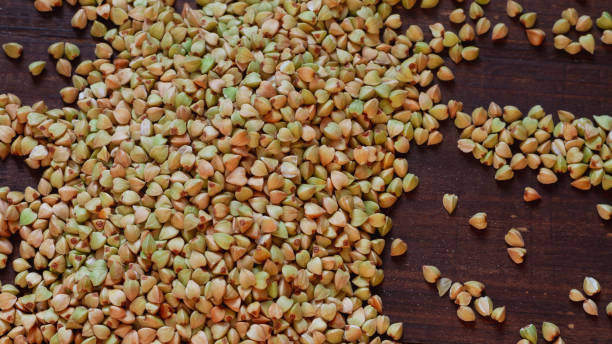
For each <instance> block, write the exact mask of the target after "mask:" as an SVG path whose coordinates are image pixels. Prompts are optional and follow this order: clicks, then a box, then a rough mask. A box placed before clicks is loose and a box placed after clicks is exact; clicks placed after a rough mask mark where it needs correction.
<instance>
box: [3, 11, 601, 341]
mask: <svg viewBox="0 0 612 344" xmlns="http://www.w3.org/2000/svg"><path fill="white" fill-rule="evenodd" d="M442 2H443V4H442V5H441V6H440V8H438V9H434V10H427V11H423V10H420V9H417V10H414V11H411V12H410V13H406V12H405V11H401V13H402V15H403V18H404V22H405V24H413V23H414V24H425V25H428V24H431V23H434V22H438V21H439V22H442V23H444V24H445V25H446V26H447V27H448V26H449V22H448V20H447V16H448V13H450V11H451V10H452V9H453V7H454V4H455V3H454V2H452V1H450V0H448V1H442ZM469 2H470V1H466V2H465V3H464V4H463V7H464V8H465V9H466V11H467V7H468V5H469ZM181 3H182V2H181ZM522 3H523V5H524V7H525V8H526V9H527V10H529V11H535V12H537V13H538V23H537V27H540V28H542V29H544V30H545V31H547V34H548V36H547V39H546V41H545V45H544V46H542V47H539V48H534V47H532V46H530V45H529V44H528V43H527V40H526V39H525V35H524V32H523V30H522V29H521V27H520V25H519V24H518V23H517V22H516V21H515V20H512V19H510V18H508V17H507V16H506V15H505V11H504V9H505V1H503V0H493V1H492V4H491V5H488V6H486V7H485V11H486V15H487V17H488V18H489V19H490V20H491V21H492V22H493V24H495V23H497V22H504V23H506V24H507V25H508V26H509V28H510V35H509V38H508V39H507V40H505V41H503V42H499V43H492V42H491V41H490V39H489V37H490V36H487V37H486V38H483V39H479V40H478V43H477V44H478V46H479V47H480V58H479V60H478V61H476V62H474V63H461V64H460V65H458V66H455V65H454V64H453V63H452V62H449V66H451V68H453V70H454V71H455V74H456V81H455V82H452V83H450V84H447V85H444V87H443V95H444V99H445V100H448V99H458V100H461V101H463V102H464V104H465V109H467V110H469V111H471V110H472V109H473V108H474V107H477V106H487V105H488V103H489V102H490V101H492V100H493V101H495V102H497V103H498V104H500V105H502V106H503V105H507V104H512V105H516V106H518V107H520V108H521V109H522V110H523V111H527V110H528V109H529V107H531V106H532V105H535V104H541V105H542V106H544V108H545V109H546V111H547V112H549V113H554V112H556V110H558V109H564V110H568V111H571V112H573V113H575V114H576V115H579V116H590V115H593V114H604V113H605V114H610V113H612V81H611V80H612V49H611V48H610V47H605V46H602V45H601V44H600V43H599V41H598V44H597V49H596V54H595V56H589V55H587V54H586V53H581V54H579V55H577V56H575V57H572V56H569V55H567V54H566V53H564V52H558V51H555V50H554V49H553V47H552V36H551V34H550V28H551V27H552V24H553V22H554V21H555V20H556V19H557V18H559V17H560V13H561V11H562V10H563V9H564V8H566V7H570V6H573V7H576V8H577V9H578V11H579V12H580V13H581V14H582V13H585V14H589V15H591V16H592V17H593V18H596V17H597V16H599V14H600V13H601V11H602V10H604V9H605V10H610V9H612V1H611V0H597V1H571V0H562V1H554V2H553V1H541V0H531V1H522ZM72 13H74V9H73V8H71V7H70V6H68V5H66V6H64V8H63V9H60V10H57V11H55V12H53V13H52V14H45V15H41V14H39V13H36V11H35V10H34V8H33V6H32V2H31V1H10V0H0V33H1V35H0V43H6V42H9V41H17V42H20V43H22V44H23V45H24V47H25V53H24V56H23V57H22V58H21V59H20V60H17V61H11V60H9V59H7V58H6V57H5V56H1V57H0V93H4V92H12V93H15V94H17V95H18V96H20V97H21V99H22V100H23V101H24V103H28V104H31V103H32V102H34V101H37V100H40V99H44V100H45V102H47V104H49V105H50V106H60V105H61V100H60V97H59V95H58V91H59V89H60V88H61V87H64V86H66V85H68V83H69V80H68V79H66V78H63V77H60V76H58V75H57V74H56V73H55V71H54V65H53V61H52V60H51V59H50V58H49V57H48V56H47V53H46V49H47V46H48V45H49V44H51V43H53V42H55V41H59V40H65V41H71V42H74V43H77V44H78V45H79V46H80V48H81V52H82V57H81V58H93V48H94V45H95V41H94V40H93V39H91V38H90V37H89V34H88V32H87V31H76V30H73V29H72V28H70V26H69V21H70V17H71V16H72ZM406 26H407V25H406ZM455 29H458V27H456V28H455ZM592 33H593V35H594V36H595V37H596V39H597V40H598V39H599V36H600V34H601V31H599V30H597V29H593V31H592ZM571 37H572V38H573V39H577V36H576V35H575V33H573V34H572V36H571ZM34 60H45V61H47V62H48V65H47V68H46V71H45V72H44V73H43V75H41V76H39V77H36V78H32V77H31V76H30V75H29V73H28V71H27V65H28V63H30V62H32V61H34ZM442 132H443V133H444V135H445V140H444V142H443V143H442V144H441V145H440V146H439V147H434V148H418V147H414V148H413V149H412V150H411V151H410V153H409V154H408V159H409V166H410V167H409V169H410V171H411V172H412V173H415V174H417V175H418V176H419V177H420V185H419V187H418V188H417V189H416V190H415V191H414V192H412V193H411V194H409V195H407V196H406V197H402V198H401V200H400V201H399V202H398V203H397V204H396V206H395V207H394V208H393V209H392V210H391V211H389V214H390V215H391V216H392V218H393V220H394V223H395V226H394V228H393V230H392V232H391V234H390V237H391V238H395V237H400V238H402V239H404V240H405V241H406V242H407V243H408V246H409V250H408V253H407V254H406V255H405V256H402V257H394V258H391V257H389V256H385V257H384V261H385V263H384V268H385V269H384V270H385V275H386V279H385V281H384V283H383V284H382V286H381V287H379V288H377V289H376V292H378V293H380V294H381V295H382V297H383V301H384V305H385V313H386V314H387V315H389V316H390V317H391V319H392V321H393V322H396V321H402V322H404V339H403V340H402V342H404V343H427V344H430V343H431V344H433V343H448V344H460V343H461V344H468V343H470V344H480V343H482V344H485V343H515V342H516V341H517V340H518V339H519V336H518V330H519V328H520V327H522V326H524V325H526V324H528V323H534V324H537V325H538V327H539V326H540V324H541V322H542V321H552V322H554V323H556V324H557V325H559V327H560V328H561V333H562V337H563V338H564V339H565V340H566V342H567V343H581V344H588V343H598V344H601V343H612V319H610V318H608V317H607V316H606V315H605V314H604V313H605V311H604V308H605V305H606V304H607V303H608V302H610V301H612V225H611V224H610V223H604V222H603V221H601V220H600V219H599V217H598V216H597V213H596V211H595V205H596V204H597V203H600V202H608V203H610V202H612V197H611V192H603V191H602V190H600V189H595V190H591V191H588V192H583V191H578V190H576V189H573V188H571V187H570V186H569V182H570V178H569V177H568V176H564V177H562V178H560V182H559V183H558V184H556V185H552V186H541V185H539V184H538V183H537V181H536V179H535V173H533V172H532V171H523V172H520V173H517V177H516V178H515V179H514V180H512V181H509V182H503V183H498V182H495V181H494V179H493V175H494V170H493V169H491V168H485V167H483V166H481V165H480V164H479V163H478V162H477V161H475V160H474V159H472V158H471V156H464V155H463V154H462V153H460V152H459V151H458V150H457V149H456V147H455V146H456V144H455V143H456V140H457V137H458V132H457V131H456V130H455V129H454V127H452V125H451V123H444V124H443V128H442ZM39 177H40V171H30V170H29V168H28V167H27V166H25V164H24V163H23V162H22V161H21V160H19V159H17V158H9V159H7V160H6V161H5V162H2V163H0V185H9V186H11V187H13V188H15V189H23V188H24V187H25V186H27V185H31V186H35V185H36V183H37V181H38V178H39ZM524 186H533V187H535V188H536V189H537V190H538V191H540V193H541V194H542V196H543V199H542V200H541V201H540V202H538V203H536V204H530V205H527V204H525V203H524V202H523V201H522V190H523V187H524ZM447 192H449V193H456V194H458V195H459V205H458V207H457V210H456V212H455V213H454V214H453V215H452V216H448V215H447V214H446V213H445V212H444V210H443V208H442V195H443V194H444V193H447ZM478 211H485V212H487V213H488V214H489V228H488V229H487V230H486V231H483V232H477V231H475V230H473V229H471V228H470V227H469V226H468V224H467V220H468V219H469V217H470V216H471V215H472V214H473V213H476V212H478ZM511 227H527V228H528V229H529V232H528V233H526V234H525V235H524V237H525V241H526V247H527V250H528V255H527V260H526V262H525V263H524V264H523V265H522V266H516V265H514V264H513V263H512V262H511V261H510V260H509V258H508V257H507V254H506V246H505V243H504V240H503V236H504V234H505V232H506V231H507V230H508V229H510V228H511ZM423 264H433V265H436V266H438V267H439V268H440V270H442V273H443V275H444V276H446V277H449V278H451V279H452V280H458V281H467V280H479V281H482V282H483V283H485V284H486V286H487V290H486V294H487V295H488V296H490V297H491V298H492V299H493V302H494V304H495V305H496V306H497V305H506V306H507V309H508V317H507V321H506V323H504V324H503V325H497V324H495V323H493V322H492V321H490V320H486V319H483V318H481V317H478V318H477V321H476V322H475V324H473V325H465V324H463V323H461V322H460V321H459V320H458V319H457V317H456V315H455V311H456V307H455V305H454V304H453V303H451V302H450V301H449V300H448V297H443V298H439V297H438V296H437V293H436V291H435V288H434V287H432V286H430V285H427V284H426V283H425V282H424V281H423V279H422V275H421V265H423ZM12 275H13V274H12V271H10V269H7V270H5V272H3V275H2V278H1V279H2V281H3V282H4V281H8V280H10V279H11V276H12ZM586 275H589V276H594V277H596V278H597V279H599V281H600V282H601V284H602V286H603V291H602V293H601V295H599V296H598V297H597V298H596V301H597V303H598V305H599V310H600V316H599V318H593V317H589V316H587V315H586V314H585V313H584V312H583V311H582V307H581V305H580V304H573V303H571V302H570V301H569V300H568V297H567V294H568V291H569V290H570V289H571V288H580V287H581V285H582V279H583V278H584V276H586Z"/></svg>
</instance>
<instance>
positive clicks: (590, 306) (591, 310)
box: [582, 299, 599, 316]
mask: <svg viewBox="0 0 612 344" xmlns="http://www.w3.org/2000/svg"><path fill="white" fill-rule="evenodd" d="M582 309H584V312H585V313H586V314H588V315H592V316H597V315H599V311H598V310H597V304H596V303H595V301H593V300H591V299H586V300H585V301H584V302H583V303H582Z"/></svg>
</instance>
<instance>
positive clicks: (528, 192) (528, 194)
mask: <svg viewBox="0 0 612 344" xmlns="http://www.w3.org/2000/svg"><path fill="white" fill-rule="evenodd" d="M541 198H542V196H540V193H539V192H538V191H537V190H536V189H534V188H532V187H529V186H526V187H525V190H523V200H524V201H525V202H534V201H537V200H539V199H541Z"/></svg>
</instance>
